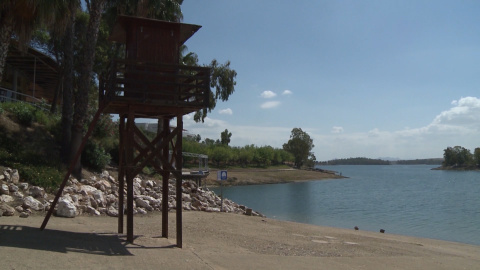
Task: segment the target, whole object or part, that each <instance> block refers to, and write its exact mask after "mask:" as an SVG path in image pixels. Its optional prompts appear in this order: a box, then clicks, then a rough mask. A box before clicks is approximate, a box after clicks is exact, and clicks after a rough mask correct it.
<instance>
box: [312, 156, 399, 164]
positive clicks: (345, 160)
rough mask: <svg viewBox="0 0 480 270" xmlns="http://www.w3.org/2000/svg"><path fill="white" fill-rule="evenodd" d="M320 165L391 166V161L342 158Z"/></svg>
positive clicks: (323, 162)
mask: <svg viewBox="0 0 480 270" xmlns="http://www.w3.org/2000/svg"><path fill="white" fill-rule="evenodd" d="M318 164H320V165H390V162H389V161H386V160H381V159H371V158H366V157H356V158H342V159H333V160H329V161H322V162H318Z"/></svg>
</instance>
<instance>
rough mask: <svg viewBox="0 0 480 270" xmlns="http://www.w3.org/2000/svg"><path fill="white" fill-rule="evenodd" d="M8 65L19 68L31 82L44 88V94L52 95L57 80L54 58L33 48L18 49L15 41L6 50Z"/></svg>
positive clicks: (56, 67)
mask: <svg viewBox="0 0 480 270" xmlns="http://www.w3.org/2000/svg"><path fill="white" fill-rule="evenodd" d="M5 62H6V63H7V64H8V65H11V66H13V67H14V68H17V69H19V70H20V71H22V73H24V74H25V75H26V76H28V77H29V79H30V80H31V81H32V82H33V80H34V78H35V83H36V84H37V85H39V86H40V87H42V88H43V90H45V92H46V93H44V94H45V95H49V96H50V95H51V96H53V93H54V92H55V88H56V85H57V81H58V65H57V62H55V60H53V59H52V58H51V57H50V56H47V55H45V54H43V53H41V52H39V51H37V50H35V49H33V48H30V47H29V48H28V49H27V51H25V52H23V51H20V50H19V49H18V46H17V44H16V43H15V42H12V45H11V46H10V48H9V50H8V55H7V59H6V61H5Z"/></svg>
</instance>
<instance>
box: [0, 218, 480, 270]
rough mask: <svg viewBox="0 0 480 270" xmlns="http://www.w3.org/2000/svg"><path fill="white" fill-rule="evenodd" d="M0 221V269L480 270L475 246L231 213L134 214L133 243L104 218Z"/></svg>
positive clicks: (479, 251) (478, 249) (113, 221)
mask: <svg viewBox="0 0 480 270" xmlns="http://www.w3.org/2000/svg"><path fill="white" fill-rule="evenodd" d="M42 221H43V216H32V217H29V218H19V217H17V216H15V217H0V260H1V264H0V269H133V268H135V269H153V268H161V269H480V246H473V245H467V244H461V243H452V242H445V241H439V240H431V239H422V238H414V237H406V236H399V235H390V234H388V232H387V233H385V234H381V233H376V232H367V231H362V230H361V229H360V230H359V231H355V230H353V228H352V229H351V230H347V229H338V228H329V227H320V226H313V225H307V224H299V223H293V222H284V221H278V220H273V219H268V218H262V217H249V216H244V215H238V214H228V213H205V212H194V211H191V212H184V213H183V224H184V227H183V246H184V248H183V249H179V248H176V247H175V243H176V241H175V216H174V213H171V214H170V217H169V234H170V235H169V236H170V238H168V239H166V238H161V214H158V213H157V214H152V215H147V216H136V217H135V221H134V222H135V237H136V238H135V242H134V243H133V244H129V243H127V242H126V238H125V236H124V235H118V234H117V233H116V228H117V219H115V218H111V217H106V216H101V217H88V216H79V217H76V218H72V219H68V218H58V217H52V219H50V221H49V223H48V225H47V228H46V229H45V230H44V231H40V230H39V229H38V228H39V227H40V224H41V223H42Z"/></svg>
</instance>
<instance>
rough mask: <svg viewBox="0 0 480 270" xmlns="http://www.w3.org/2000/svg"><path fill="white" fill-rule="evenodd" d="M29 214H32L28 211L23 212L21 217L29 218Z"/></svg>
mask: <svg viewBox="0 0 480 270" xmlns="http://www.w3.org/2000/svg"><path fill="white" fill-rule="evenodd" d="M29 216H30V213H28V212H21V213H20V217H21V218H28V217H29Z"/></svg>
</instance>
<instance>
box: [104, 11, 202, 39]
mask: <svg viewBox="0 0 480 270" xmlns="http://www.w3.org/2000/svg"><path fill="white" fill-rule="evenodd" d="M132 23H141V24H143V25H150V26H157V27H159V28H172V29H175V27H180V45H182V44H184V43H185V42H186V41H187V40H188V39H189V38H190V37H191V36H193V34H195V33H196V32H197V31H198V29H200V28H201V27H202V26H200V25H195V24H186V23H176V22H167V21H161V20H155V19H149V18H142V17H133V16H125V15H120V16H118V17H117V22H116V23H115V26H114V28H113V31H112V34H111V35H110V37H109V38H108V39H109V40H111V41H115V42H119V43H125V40H126V26H127V25H129V24H132Z"/></svg>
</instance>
